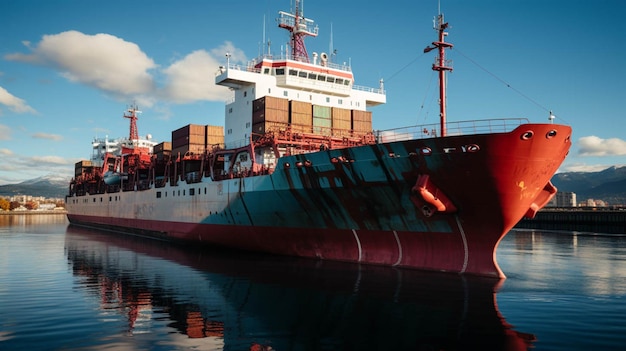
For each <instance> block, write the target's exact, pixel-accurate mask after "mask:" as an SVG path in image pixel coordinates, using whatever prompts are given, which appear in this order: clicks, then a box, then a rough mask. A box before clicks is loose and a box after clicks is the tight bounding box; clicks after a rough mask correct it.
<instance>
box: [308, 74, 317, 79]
mask: <svg viewBox="0 0 626 351" xmlns="http://www.w3.org/2000/svg"><path fill="white" fill-rule="evenodd" d="M309 79H313V80H315V79H317V74H315V73H309Z"/></svg>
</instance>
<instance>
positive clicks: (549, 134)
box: [546, 129, 556, 139]
mask: <svg viewBox="0 0 626 351" xmlns="http://www.w3.org/2000/svg"><path fill="white" fill-rule="evenodd" d="M555 136H556V130H554V129H552V130H551V131H549V132H547V133H546V138H548V139H551V138H554V137H555Z"/></svg>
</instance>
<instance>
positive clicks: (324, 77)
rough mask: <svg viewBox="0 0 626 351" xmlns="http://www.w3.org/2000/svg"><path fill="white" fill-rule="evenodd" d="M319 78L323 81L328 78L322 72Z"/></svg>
mask: <svg viewBox="0 0 626 351" xmlns="http://www.w3.org/2000/svg"><path fill="white" fill-rule="evenodd" d="M317 80H321V81H322V82H323V81H325V80H326V76H323V75H321V74H320V75H319V76H317Z"/></svg>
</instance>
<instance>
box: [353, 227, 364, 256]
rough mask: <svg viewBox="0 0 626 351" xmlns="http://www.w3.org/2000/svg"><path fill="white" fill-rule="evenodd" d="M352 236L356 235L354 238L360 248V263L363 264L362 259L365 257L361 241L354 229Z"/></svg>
mask: <svg viewBox="0 0 626 351" xmlns="http://www.w3.org/2000/svg"><path fill="white" fill-rule="evenodd" d="M352 234H353V235H354V238H355V239H356V245H357V246H358V247H359V260H358V262H361V258H362V257H363V249H362V248H361V240H359V236H358V235H357V234H356V230H355V229H352Z"/></svg>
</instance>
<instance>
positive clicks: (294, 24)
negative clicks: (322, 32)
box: [278, 0, 318, 63]
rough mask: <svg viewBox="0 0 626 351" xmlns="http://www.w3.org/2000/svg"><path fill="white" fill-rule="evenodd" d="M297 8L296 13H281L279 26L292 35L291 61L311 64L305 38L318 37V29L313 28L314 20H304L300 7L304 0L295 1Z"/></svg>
mask: <svg viewBox="0 0 626 351" xmlns="http://www.w3.org/2000/svg"><path fill="white" fill-rule="evenodd" d="M295 1H296V8H295V11H294V13H287V12H283V11H279V12H278V14H279V15H280V17H279V18H278V26H279V27H280V28H284V29H286V30H288V31H289V33H290V40H289V41H290V46H291V59H292V60H296V61H301V62H307V63H308V62H309V54H308V53H307V51H306V46H304V37H305V36H307V35H310V36H312V37H316V36H317V31H318V28H317V26H313V20H310V19H308V18H304V11H303V10H302V7H301V6H300V3H301V2H303V0H302V1H301V0H295Z"/></svg>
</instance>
